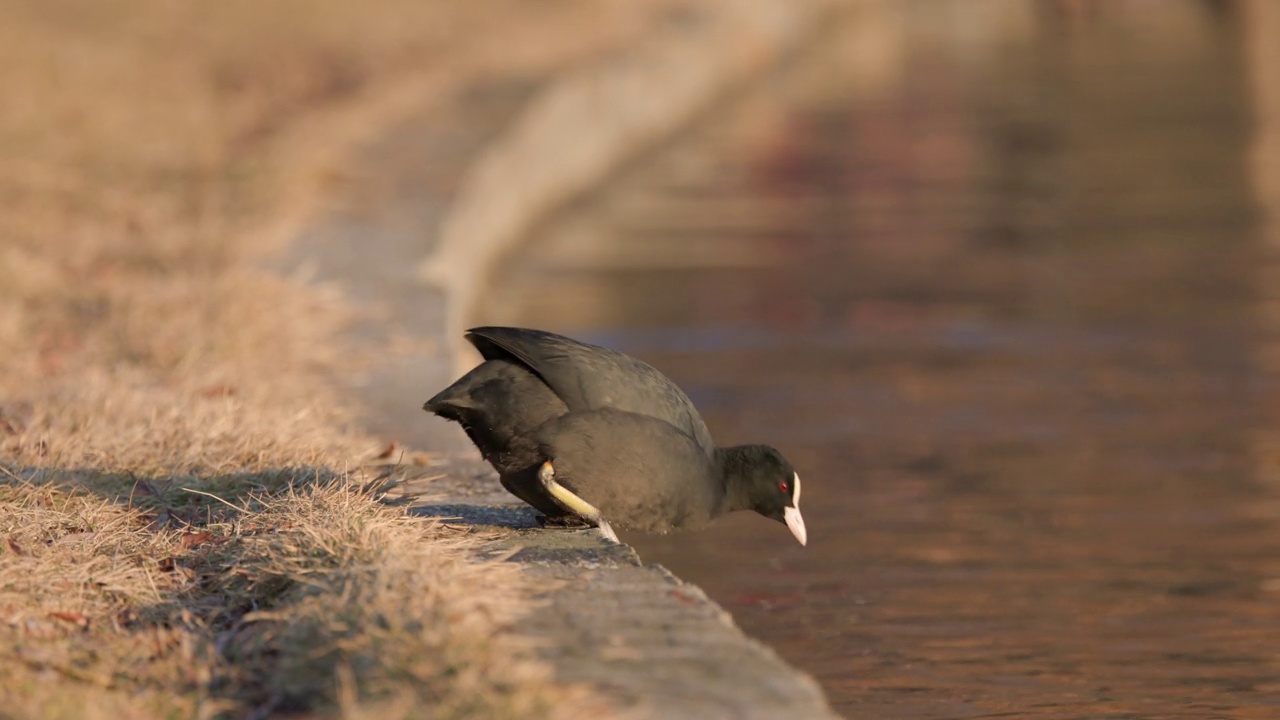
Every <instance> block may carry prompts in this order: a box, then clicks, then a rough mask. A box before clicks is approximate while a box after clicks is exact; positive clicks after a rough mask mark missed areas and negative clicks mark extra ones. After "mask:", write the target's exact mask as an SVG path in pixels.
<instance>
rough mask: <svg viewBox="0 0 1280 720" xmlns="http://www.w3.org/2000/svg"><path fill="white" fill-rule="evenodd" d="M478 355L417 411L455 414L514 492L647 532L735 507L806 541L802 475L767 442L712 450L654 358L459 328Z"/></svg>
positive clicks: (534, 335)
mask: <svg viewBox="0 0 1280 720" xmlns="http://www.w3.org/2000/svg"><path fill="white" fill-rule="evenodd" d="M467 339H468V340H469V341H470V342H471V343H472V344H473V345H475V347H476V349H478V350H479V351H480V354H481V355H482V356H483V357H484V359H485V361H484V362H483V363H481V364H480V365H479V366H477V367H476V368H475V369H473V370H471V371H470V372H469V373H467V374H466V375H464V376H463V377H462V378H460V379H459V380H458V381H456V382H455V383H453V384H452V385H450V386H449V387H447V388H445V389H444V390H442V391H441V392H440V393H439V394H437V395H436V396H435V397H433V398H431V400H429V401H427V403H426V405H425V406H424V408H425V409H426V410H428V411H430V412H432V413H435V414H436V415H439V416H441V417H443V418H446V419H449V420H453V421H455V422H457V423H459V424H460V425H461V426H462V428H463V429H464V430H465V431H466V433H467V436H468V437H470V438H471V441H472V442H473V443H475V445H476V447H477V448H478V449H479V450H480V452H481V454H482V455H483V456H484V457H485V459H486V460H487V461H488V462H489V463H490V464H491V465H492V466H493V468H494V469H495V470H497V471H498V475H499V477H500V478H501V481H502V484H503V486H504V487H505V488H507V490H509V491H510V492H511V493H512V494H514V495H515V496H517V497H519V498H520V499H521V500H524V501H525V502H526V503H528V504H530V505H532V506H533V507H535V508H537V509H538V510H540V511H542V512H543V513H544V514H546V515H548V516H549V517H552V518H560V517H564V516H578V517H582V518H584V519H586V520H588V521H591V522H594V523H596V524H598V525H599V526H600V527H601V529H602V530H603V531H605V533H606V535H610V536H612V530H611V529H610V527H609V526H610V523H613V524H616V525H618V526H620V527H623V528H627V529H634V530H640V531H645V532H667V531H670V530H685V529H695V528H698V527H702V526H704V525H706V524H707V523H708V522H710V521H711V520H713V519H715V518H716V517H719V516H720V515H723V514H725V513H727V512H732V511H735V510H747V509H750V510H755V511H756V512H758V513H760V514H762V515H764V516H766V517H769V518H772V519H775V520H778V521H780V522H784V523H786V524H787V525H788V527H790V528H791V531H792V533H793V534H795V536H796V539H798V540H799V541H800V542H801V543H802V544H803V543H804V542H805V541H806V535H805V528H804V521H803V520H802V519H801V516H800V512H799V509H798V503H799V499H800V478H799V476H798V475H796V472H795V470H794V469H793V468H792V467H791V464H790V463H788V462H787V461H786V460H785V459H784V458H783V457H782V455H781V454H780V453H779V452H778V451H777V450H774V449H773V448H771V447H768V446H765V445H744V446H738V447H730V448H717V447H715V445H714V444H713V442H712V440H711V434H710V432H708V430H707V426H706V424H705V423H704V422H703V421H702V417H701V416H700V415H699V414H698V411H697V410H696V409H695V408H694V406H693V403H692V402H690V401H689V398H688V397H687V396H686V395H685V394H684V392H683V391H681V390H680V388H679V387H677V386H676V385H675V383H673V382H671V380H670V379H668V378H667V377H666V376H665V375H663V374H662V373H660V372H658V371H657V370H656V369H654V368H653V367H652V366H650V365H648V364H646V363H643V362H641V361H639V360H637V359H635V358H632V357H629V356H627V355H624V354H622V353H619V352H615V351H613V350H608V349H606V348H601V347H596V346H594V345H588V344H585V343H580V342H577V341H576V340H571V339H569V338H566V337H563V336H560V335H555V334H552V333H548V332H543V331H539V330H526V329H521V328H501V327H483V328H475V329H473V330H471V331H469V332H468V333H467Z"/></svg>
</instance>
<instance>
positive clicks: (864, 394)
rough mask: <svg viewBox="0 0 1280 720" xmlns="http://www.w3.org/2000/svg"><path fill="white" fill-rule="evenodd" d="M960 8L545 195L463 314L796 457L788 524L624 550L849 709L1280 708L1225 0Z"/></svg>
mask: <svg viewBox="0 0 1280 720" xmlns="http://www.w3.org/2000/svg"><path fill="white" fill-rule="evenodd" d="M980 6H981V7H982V8H985V10H984V11H983V12H980V13H979V12H969V11H970V9H972V8H977V7H979V4H973V3H964V2H958V1H957V2H922V3H910V4H901V3H888V4H884V5H879V6H875V7H874V8H873V9H872V10H870V11H864V12H863V13H861V14H859V15H855V16H853V17H852V18H851V19H850V22H849V23H848V27H843V28H838V29H834V30H832V32H831V34H830V36H829V37H828V38H826V40H825V42H824V43H822V46H821V47H820V48H816V49H814V50H813V51H812V52H811V53H810V54H809V55H807V56H806V57H804V58H801V59H799V60H798V61H797V63H796V66H795V67H794V68H792V69H790V70H789V71H787V72H786V73H784V74H782V75H781V76H779V77H778V78H775V79H772V80H771V81H769V82H768V83H767V87H766V88H765V89H764V90H762V91H760V92H757V93H753V95H752V96H751V97H749V98H746V99H743V100H741V101H740V102H737V103H735V104H734V105H732V106H731V107H726V108H725V109H724V110H723V112H721V113H718V114H716V115H715V116H714V117H713V118H710V119H708V120H707V121H706V122H704V123H703V124H702V125H701V126H700V127H698V128H696V129H695V130H694V131H692V132H691V133H690V134H689V136H688V137H687V138H685V139H683V140H682V141H681V142H680V143H678V144H677V145H676V146H674V147H672V148H668V149H667V150H665V151H663V152H662V153H661V154H660V155H659V156H657V157H654V158H652V159H650V160H648V161H646V162H644V163H642V164H640V166H638V167H637V168H635V169H634V170H633V171H632V172H630V173H628V174H627V176H626V177H623V178H620V179H618V180H617V181H616V182H614V183H613V184H612V185H611V187H609V188H607V189H606V190H604V191H602V192H601V193H599V194H598V195H597V196H596V197H594V198H591V199H590V200H589V201H586V202H584V203H583V204H582V205H581V206H580V207H576V208H572V209H570V210H569V211H567V212H565V213H562V214H561V215H560V216H559V217H557V218H555V219H553V221H551V222H549V223H548V225H547V226H546V227H545V228H543V229H542V230H541V231H540V232H539V234H538V236H537V237H536V238H534V239H533V240H531V242H530V243H529V244H528V245H527V247H526V248H524V249H523V250H522V251H521V252H520V253H519V255H518V256H517V257H514V258H512V259H511V261H510V262H509V263H508V266H507V268H506V269H505V270H504V271H503V273H502V274H501V275H500V277H498V278H497V279H496V280H495V283H494V286H495V290H494V295H493V296H492V299H491V303H490V304H489V306H488V307H487V308H486V309H485V310H484V316H483V317H481V318H478V320H482V321H485V322H504V323H517V324H529V325H536V326H543V327H548V328H552V329H557V330H561V331H565V332H569V333H571V334H576V335H578V336H582V337H585V338H587V339H590V340H594V341H597V342H602V343H606V344H609V345H612V346H614V347H618V348H620V349H623V350H626V351H629V352H632V353H634V354H637V355H640V356H642V357H644V358H646V359H648V360H650V361H651V362H653V363H654V364H656V365H657V366H659V367H660V368H662V369H664V370H666V371H667V372H668V373H669V374H670V375H671V376H672V377H674V378H675V379H676V380H677V382H679V383H680V384H681V385H683V386H684V387H685V388H686V389H687V390H688V391H689V393H690V395H691V396H692V397H693V399H694V400H695V402H697V403H698V405H699V407H700V408H701V409H702V410H703V413H704V415H705V416H706V418H707V421H708V424H709V425H710V426H711V428H712V430H713V432H714V433H715V434H716V436H717V438H718V439H719V440H720V441H721V442H723V443H726V444H732V443H737V442H748V441H767V442H771V443H773V444H775V445H777V446H778V447H780V448H781V449H782V450H783V451H784V452H785V453H786V454H787V455H788V456H789V457H790V458H791V459H792V461H793V462H794V463H795V464H796V465H797V467H799V468H800V469H801V474H802V477H805V478H806V481H805V485H804V488H805V492H804V503H803V504H804V511H805V515H806V519H807V521H808V525H809V532H810V545H809V547H808V548H800V547H798V546H796V545H795V544H794V542H793V541H792V540H791V538H790V536H789V535H788V533H787V531H786V529H785V528H783V527H782V526H780V525H775V524H772V523H770V522H769V521H767V520H764V519H762V518H759V517H755V516H746V515H743V516H740V517H732V518H728V519H726V520H724V521H722V522H721V523H718V524H717V525H716V526H715V527H713V528H712V529H711V530H709V531H707V532H705V533H700V534H696V535H683V536H671V537H658V538H652V537H649V538H646V537H635V538H628V539H631V540H634V542H635V544H636V545H637V547H638V548H639V550H640V552H641V555H642V556H643V557H644V558H645V559H646V560H649V561H653V562H660V563H662V564H664V565H667V566H669V567H670V568H672V569H673V570H674V571H675V572H676V573H677V574H679V575H681V576H682V577H685V578H688V579H690V580H693V581H695V582H697V583H699V584H701V585H702V586H703V587H704V588H706V590H707V591H708V592H709V593H710V594H711V595H712V596H713V597H715V598H716V599H718V600H719V601H720V602H722V603H723V604H725V605H726V607H728V608H729V609H730V610H731V611H732V612H733V614H734V616H735V617H736V618H737V620H738V622H739V623H740V624H741V625H742V627H743V628H744V629H745V630H747V631H748V632H749V633H751V634H753V635H755V636H757V637H760V638H762V639H764V640H766V641H768V642H770V643H771V644H773V645H774V646H775V647H777V648H778V650H779V652H780V653H781V654H782V655H784V656H785V657H786V658H788V659H789V660H791V661H792V662H793V663H795V664H797V665H799V666H800V667H802V668H804V669H806V670H808V671H810V672H812V673H814V674H815V675H816V676H817V677H818V678H819V680H820V681H821V682H822V683H823V684H824V686H825V687H826V688H827V690H828V693H829V695H830V697H831V699H832V702H833V704H834V705H835V706H836V707H837V709H838V710H840V711H841V712H842V713H844V714H846V715H847V716H849V717H869V718H880V717H894V718H959V717H992V716H1013V717H1135V718H1136V717H1144V718H1145V717H1165V718H1167V717H1186V718H1203V717H1232V718H1269V717H1280V664H1278V663H1277V658H1278V657H1280V656H1278V655H1277V653H1278V652H1280V497H1278V496H1277V494H1276V491H1277V479H1278V478H1277V473H1278V472H1280V468H1278V467H1277V464H1276V463H1275V462H1274V460H1272V461H1268V460H1267V458H1275V457H1277V453H1275V452H1267V451H1266V448H1269V447H1274V444H1275V443H1276V442H1277V441H1278V440H1280V438H1278V436H1280V429H1277V427H1276V423H1277V422H1278V421H1280V413H1277V412H1276V410H1277V406H1276V398H1277V392H1276V391H1277V379H1276V378H1277V376H1276V374H1275V371H1276V369H1277V368H1276V367H1275V366H1274V362H1280V358H1277V353H1276V352H1275V351H1274V345H1275V337H1277V333H1276V330H1277V329H1276V328H1274V327H1272V328H1267V327H1265V326H1264V323H1271V324H1272V325H1274V324H1275V323H1276V322H1277V319H1276V317H1277V314H1276V313H1275V312H1270V311H1268V308H1271V307H1272V306H1271V305H1268V304H1267V303H1268V302H1271V303H1272V304H1274V298H1275V297H1277V295H1276V292H1275V291H1274V290H1272V289H1270V288H1271V286H1270V283H1272V282H1278V281H1280V280H1277V278H1280V274H1278V273H1277V272H1276V271H1275V270H1274V269H1269V266H1268V261H1267V259H1268V257H1274V256H1275V254H1276V252H1275V250H1274V248H1273V249H1272V250H1271V252H1270V255H1268V252H1267V246H1268V245H1269V244H1272V245H1274V244H1275V242H1274V240H1272V241H1268V240H1267V236H1268V234H1273V233H1268V232H1267V228H1266V227H1264V226H1263V225H1262V223H1261V221H1260V217H1262V216H1261V215H1260V213H1259V212H1258V211H1257V209H1256V205H1255V201H1256V200H1257V199H1258V196H1257V195H1255V193H1254V188H1253V187H1252V186H1251V184H1250V183H1251V181H1252V178H1254V177H1255V176H1256V171H1255V170H1251V168H1255V169H1256V168H1258V167H1268V165H1267V163H1265V162H1262V161H1259V160H1258V158H1256V157H1255V158H1253V160H1252V161H1250V155H1249V153H1250V152H1251V149H1252V146H1251V139H1252V135H1251V133H1253V132H1255V131H1257V132H1261V131H1262V130H1261V129H1259V128H1260V127H1263V126H1264V125H1265V123H1255V121H1254V118H1252V117H1251V115H1250V113H1251V112H1252V111H1253V110H1252V108H1253V102H1252V95H1256V94H1257V92H1258V91H1257V86H1258V85H1259V83H1260V82H1266V80H1265V79H1264V80H1261V81H1260V80H1259V79H1258V75H1257V73H1256V69H1254V72H1252V74H1251V71H1250V69H1249V68H1247V67H1246V62H1247V58H1248V57H1250V55H1249V54H1248V53H1246V52H1245V47H1244V43H1245V39H1244V35H1245V30H1244V28H1246V27H1247V26H1248V23H1247V22H1245V21H1242V20H1241V13H1242V10H1241V7H1240V4H1239V3H1225V2H1217V3H1208V2H1191V1H1187V2H1160V3H1154V2H1137V1H1130V2H1108V3H1088V2H1074V3H1070V2H1068V3H1050V2H1044V3H1032V2H1027V3H1013V2H1006V3H982V4H980ZM1248 9H1249V8H1247V7H1246V8H1244V10H1248ZM1249 17H1252V16H1249ZM1277 25H1280V23H1274V22H1273V23H1272V26H1277ZM1258 34H1259V32H1258V31H1257V30H1256V29H1253V30H1251V32H1250V36H1251V37H1253V41H1254V42H1255V43H1256V42H1258V40H1257V35H1258ZM872 38H873V39H874V40H871V39H872ZM1270 38H1271V40H1272V41H1273V42H1280V36H1275V35H1272V36H1270ZM868 46H871V49H870V50H869V49H868ZM1273 72H1280V70H1276V71H1273ZM1268 77H1270V75H1268ZM1251 82H1252V83H1253V84H1252V85H1251V84H1250V83H1251ZM1251 87H1252V88H1253V90H1251ZM1263 129H1265V128H1263ZM1277 161H1278V162H1280V159H1277ZM1275 166H1276V165H1271V166H1269V167H1272V168H1274V167H1275ZM1251 173H1253V174H1251ZM1262 202H1263V204H1264V205H1265V203H1266V202H1267V198H1265V197H1263V198H1262ZM1267 298H1271V300H1270V301H1268V300H1267ZM1272 309H1273V308H1272ZM1268 347H1271V348H1272V349H1271V351H1270V352H1264V351H1265V350H1266V348H1268ZM1268 358H1270V359H1271V361H1268Z"/></svg>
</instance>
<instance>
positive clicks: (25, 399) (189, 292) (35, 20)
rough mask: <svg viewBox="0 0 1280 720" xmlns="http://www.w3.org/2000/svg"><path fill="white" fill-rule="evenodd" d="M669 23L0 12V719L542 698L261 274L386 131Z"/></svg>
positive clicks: (476, 704)
mask: <svg viewBox="0 0 1280 720" xmlns="http://www.w3.org/2000/svg"><path fill="white" fill-rule="evenodd" d="M673 5H674V3H669V2H668V3H661V2H656V1H655V2H645V3H627V2H621V1H612V0H611V1H610V2H604V3H598V2H591V3H588V2H585V0H557V1H556V2H551V3H536V4H533V3H521V2H516V1H515V0H498V1H496V2H490V3H483V4H479V3H421V2H411V1H409V0H375V1H374V2H371V3H361V4H349V3H340V2H336V1H333V0H308V1H307V2H303V1H302V0H275V1H274V2H269V3H259V2H248V1H247V0H231V1H229V2H228V1H220V2H192V3H159V2H144V1H142V0H121V1H120V2H113V3H101V2H97V1H95V0H55V1H53V2H48V1H45V0H19V1H18V2H9V3H5V4H3V5H2V6H0V97H3V98H4V102H3V103H0V157H3V158H4V160H3V162H2V163H0V536H3V542H2V543H0V578H2V580H0V659H2V660H3V662H0V708H4V710H3V712H0V715H3V716H5V717H76V718H85V717H87V718H94V717H103V718H118V717H130V718H148V717H177V716H181V717H215V716H224V715H225V716H237V717H260V716H265V715H268V714H272V713H279V712H316V713H320V714H324V715H342V716H351V717H360V716H364V715H365V714H372V713H376V714H377V716H378V717H397V716H399V717H407V716H413V717H513V718H515V717H519V718H527V717H537V716H540V715H546V714H548V713H553V710H557V709H558V710H565V709H567V708H570V707H572V703H569V702H566V701H567V700H569V699H571V698H573V697H578V696H579V693H578V691H576V690H573V689H570V688H564V687H558V686H556V685H554V684H549V683H548V682H547V680H546V677H547V676H546V670H545V668H544V667H542V666H541V665H539V664H538V663H537V662H534V661H532V660H530V659H529V657H530V655H529V654H528V653H527V652H525V651H524V650H523V649H522V648H520V647H518V646H515V645H513V644H512V642H510V641H507V640H504V639H503V635H502V633H501V632H500V631H501V629H502V628H503V627H504V625H505V624H508V623H511V622H514V621H516V619H517V618H518V617H519V616H520V615H521V613H524V612H527V611H528V610H529V609H530V605H529V599H528V597H529V588H527V587H526V586H525V585H524V581H523V580H522V579H521V577H520V576H519V574H518V573H517V571H515V570H513V569H510V566H507V565H502V564H499V563H497V562H478V561H476V559H475V557H476V552H477V551H478V550H479V549H481V548H482V547H483V540H482V539H480V540H477V539H474V538H467V539H463V538H461V537H459V536H457V535H456V534H454V532H453V531H451V530H450V529H449V528H448V527H447V526H446V525H444V524H441V523H430V522H425V521H423V520H421V519H410V518H409V517H408V516H407V515H406V514H405V512H404V509H403V507H401V506H397V505H395V504H394V503H388V502H385V501H384V497H383V495H382V494H381V490H382V482H381V478H382V477H383V472H382V471H383V469H384V465H383V464H382V463H385V462H387V461H388V460H390V461H395V460H397V459H399V456H398V455H397V457H395V458H378V457H376V456H377V454H378V453H379V449H380V447H381V446H382V443H381V441H380V440H379V439H378V438H373V437H368V436H365V435H363V434H362V433H361V432H359V431H358V430H356V429H355V425H354V423H353V422H352V415H351V410H350V409H349V407H348V405H347V400H346V399H345V398H344V396H343V394H342V392H341V390H340V388H341V387H342V386H343V383H342V382H341V379H342V378H343V377H345V376H347V375H349V374H351V373H353V372H357V371H358V370H359V368H360V367H361V357H360V353H359V352H358V351H357V350H355V349H353V348H351V347H349V346H347V345H344V344H343V343H342V342H341V341H340V340H339V337H340V332H341V330H342V328H343V327H344V324H345V323H346V322H348V321H349V320H350V319H351V318H350V313H349V310H348V309H347V308H345V307H344V306H343V303H342V302H341V299H340V296H339V295H338V294H337V293H336V292H333V291H332V290H327V289H326V288H324V287H317V286H314V285H308V284H306V283H305V282H303V280H302V279H300V278H282V277H277V276H274V275H271V274H270V273H267V272H265V271H263V270H262V269H261V268H263V267H265V264H264V263H263V259H264V258H265V257H267V256H268V255H269V254H270V253H272V252H275V251H277V250H279V249H280V248H281V247H282V243H283V242H284V241H287V240H288V239H290V238H291V237H292V236H294V235H295V234H296V232H297V230H298V228H299V227H300V225H301V224H302V223H304V222H306V220H307V218H308V217H309V215H308V213H309V211H310V210H311V208H313V207H314V206H315V205H316V203H317V202H319V200H320V199H321V198H323V197H324V192H325V190H326V188H327V187H329V186H330V185H331V184H332V183H334V182H335V181H337V180H340V178H341V173H342V166H343V162H344V161H345V159H346V158H347V157H348V153H349V152H350V151H351V150H352V149H353V148H355V147H357V146H359V144H360V143H361V142H363V141H366V140H368V139H369V138H371V137H374V136H376V135H377V133H378V132H379V130H380V129H382V128H384V127H386V126H387V125H388V124H389V123H392V122H394V121H395V119H396V118H398V117H400V116H401V115H403V114H404V113H405V112H408V111H409V110H410V109H412V108H419V107H421V105H422V103H425V102H430V101H431V98H432V97H442V96H444V95H447V94H448V93H454V92H459V91H461V90H462V89H465V87H466V86H467V84H468V83H471V82H476V81H478V80H479V79H483V78H484V77H486V76H490V75H494V74H504V73H505V74H519V73H524V72H535V71H539V72H546V70H547V68H552V67H556V66H559V65H562V64H566V63H571V62H573V61H574V60H576V59H580V58H583V57H586V56H589V55H590V54H592V53H597V52H601V51H602V50H604V49H606V48H608V47H610V46H613V45H616V44H619V43H623V42H626V40H627V39H628V38H629V37H632V36H634V35H636V34H638V33H642V32H643V31H644V29H645V26H646V23H647V22H648V21H649V20H650V19H651V18H652V17H653V16H654V14H655V13H657V12H659V11H660V10H661V9H663V8H664V7H669V6H673ZM370 716H372V715H370Z"/></svg>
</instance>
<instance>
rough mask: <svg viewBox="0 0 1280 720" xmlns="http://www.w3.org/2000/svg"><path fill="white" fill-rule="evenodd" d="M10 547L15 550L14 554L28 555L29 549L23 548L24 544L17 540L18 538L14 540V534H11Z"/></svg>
mask: <svg viewBox="0 0 1280 720" xmlns="http://www.w3.org/2000/svg"><path fill="white" fill-rule="evenodd" d="M9 549H10V550H12V551H13V554H14V555H26V554H27V551H26V550H23V549H22V546H21V545H19V544H18V541H17V540H14V539H13V536H12V535H10V536H9Z"/></svg>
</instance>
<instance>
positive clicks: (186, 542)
mask: <svg viewBox="0 0 1280 720" xmlns="http://www.w3.org/2000/svg"><path fill="white" fill-rule="evenodd" d="M212 539H213V533H211V532H208V531H201V532H189V533H183V534H182V547H184V548H189V547H195V546H196V545H203V544H204V543H207V542H210V541H211V540H212Z"/></svg>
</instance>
